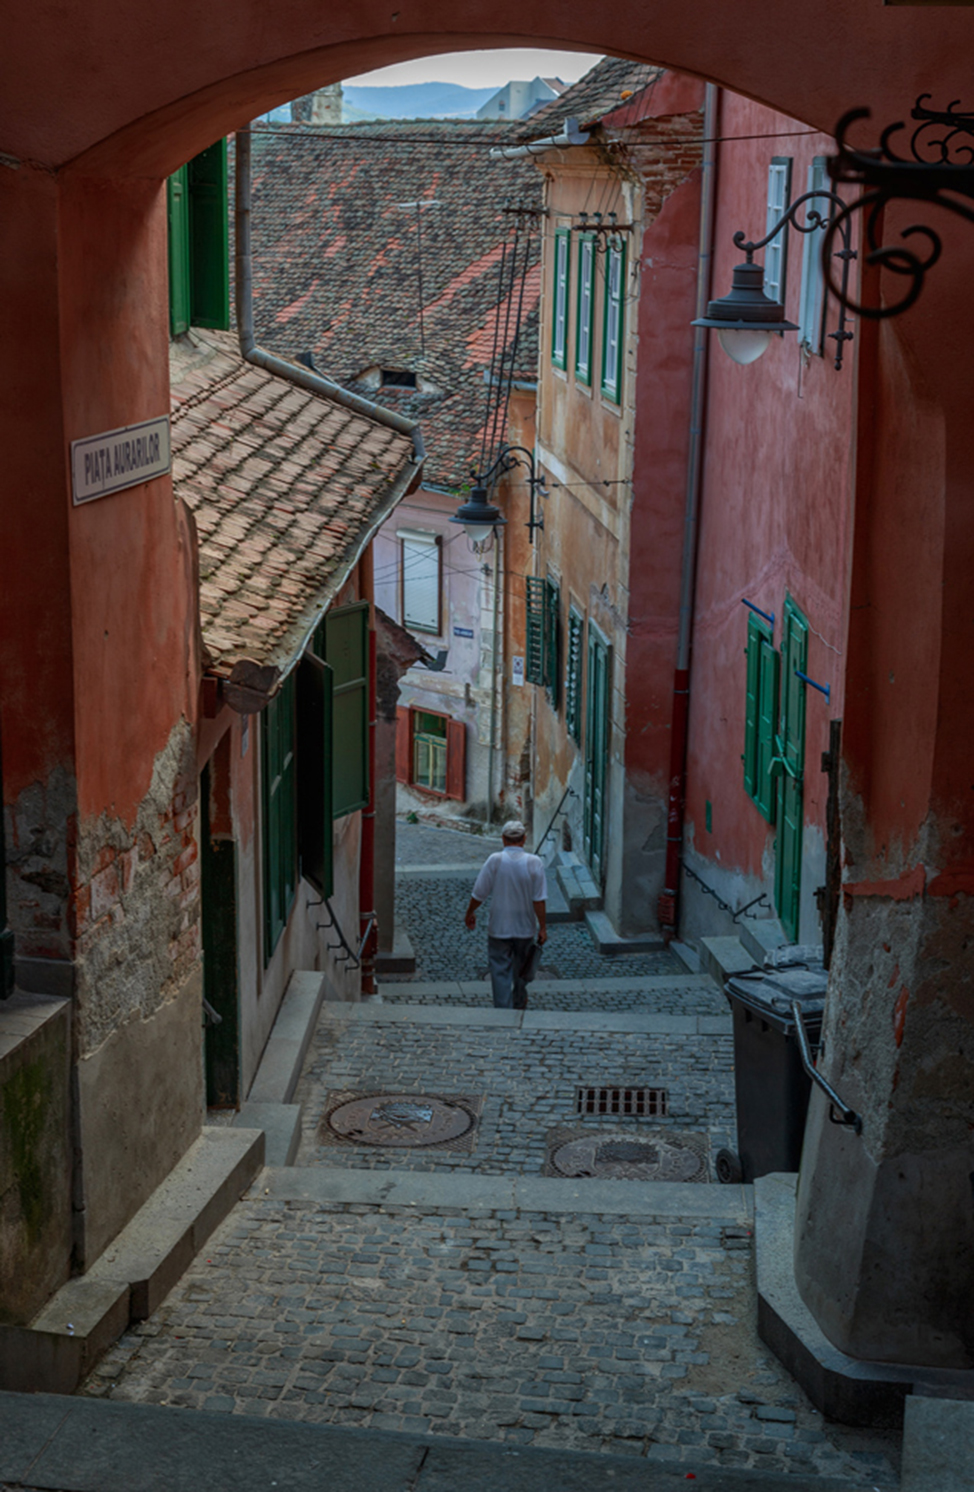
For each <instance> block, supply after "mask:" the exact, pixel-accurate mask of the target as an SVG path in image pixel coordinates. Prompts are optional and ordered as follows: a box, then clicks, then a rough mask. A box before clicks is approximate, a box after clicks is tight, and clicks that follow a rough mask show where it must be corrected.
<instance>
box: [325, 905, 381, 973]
mask: <svg viewBox="0 0 974 1492" xmlns="http://www.w3.org/2000/svg"><path fill="white" fill-rule="evenodd" d="M318 905H319V906H324V907H327V908H328V915H329V917H330V918H331V921H330V922H316V923H315V931H316V932H331V930H332V929H334V930H335V932H337V934H338V942H337V943H326V945H325V946H326V947H327V948H330V949H335V948H344V950H345V952H344V953H336V954H335V962H336V963H343V964H346V963H348V962H349V960H350V959H351V960H353V962H352V964H351V967H352V968H353V969H358V968H361V965H362V950H363V949H364V947H365V939H364V938H363V940H362V947H361V948H360V949H359V951H358V953H355V952H354V951H353V949H352V946H351V944H350V943H349V941H348V939H347V938H346V936H345V934H344V933H343V932H342V925H341V923H340V922H339V920H338V918H337V917H336V916H335V909H334V907H333V906H332V904H331V902H330V901H329V900H328V897H327V896H325V897H323V898H322V900H321V901H320V902H319V903H318ZM369 932H371V925H370V926H369V927H368V928H367V929H366V937H368V934H369Z"/></svg>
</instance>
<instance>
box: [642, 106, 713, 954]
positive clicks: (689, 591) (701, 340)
mask: <svg viewBox="0 0 974 1492" xmlns="http://www.w3.org/2000/svg"><path fill="white" fill-rule="evenodd" d="M719 115H720V89H719V88H718V87H717V85H716V84H714V83H708V84H707V87H706V92H705V95H704V112H703V135H704V147H703V160H702V163H701V164H702V180H701V185H700V245H699V250H698V255H697V309H696V315H697V317H701V316H704V315H706V310H707V302H708V300H709V298H710V279H711V264H712V260H713V246H714V203H715V199H716V195H717V130H718V121H719ZM707 364H708V338H707V332H706V331H705V330H704V328H703V327H699V326H698V327H695V328H694V341H693V383H692V387H691V395H690V445H689V451H688V453H687V486H686V502H685V506H684V514H683V559H682V564H681V570H680V617H679V627H678V631H677V644H676V670H675V673H674V677H673V716H672V725H671V730H670V788H669V803H668V807H667V822H666V873H665V877H664V882H663V890H662V892H661V893H660V897H659V901H658V903H657V917H658V919H659V923H660V926H661V928H662V929H663V932H664V936H665V937H666V938H667V940H669V939H670V938H672V937H674V936H675V935H676V931H677V925H678V923H677V919H678V915H679V898H680V866H681V862H682V858H683V811H684V805H685V798H686V774H687V729H688V721H689V714H690V650H691V647H692V643H693V608H694V599H695V592H696V579H697V540H698V534H699V520H700V500H701V491H702V478H703V442H704V434H705V429H706V401H707Z"/></svg>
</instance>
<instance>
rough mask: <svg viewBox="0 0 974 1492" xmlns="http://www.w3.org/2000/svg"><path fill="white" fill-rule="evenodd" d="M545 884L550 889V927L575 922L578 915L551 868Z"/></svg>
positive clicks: (548, 868) (547, 868)
mask: <svg viewBox="0 0 974 1492" xmlns="http://www.w3.org/2000/svg"><path fill="white" fill-rule="evenodd" d="M545 883H546V885H547V888H548V896H547V902H546V907H547V914H548V925H549V926H553V925H554V924H555V923H556V922H575V921H577V920H578V914H577V913H576V912H574V911H573V910H572V908H571V907H570V906H569V904H568V901H567V900H566V897H565V893H564V892H563V891H562V888H561V885H560V884H559V881H558V877H557V875H556V874H555V873H554V872H553V870H552V869H551V867H550V866H548V867H546V869H545Z"/></svg>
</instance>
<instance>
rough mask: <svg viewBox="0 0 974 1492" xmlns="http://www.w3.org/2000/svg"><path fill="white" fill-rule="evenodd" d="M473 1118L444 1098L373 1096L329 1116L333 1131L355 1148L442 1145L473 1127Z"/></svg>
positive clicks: (398, 1094)
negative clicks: (367, 1146)
mask: <svg viewBox="0 0 974 1492" xmlns="http://www.w3.org/2000/svg"><path fill="white" fill-rule="evenodd" d="M473 1122H474V1119H473V1115H472V1114H470V1113H469V1112H468V1111H467V1110H466V1109H465V1108H463V1107H462V1105H460V1104H458V1103H450V1102H449V1101H448V1100H447V1099H445V1098H425V1097H417V1096H416V1094H415V1093H373V1094H370V1095H367V1096H366V1097H364V1098H353V1099H350V1100H349V1101H348V1102H347V1103H340V1104H338V1106H337V1107H336V1108H334V1109H332V1111H331V1113H330V1114H329V1115H328V1119H327V1123H328V1127H329V1129H330V1130H332V1132H333V1133H334V1134H336V1135H338V1137H339V1138H340V1139H342V1140H348V1141H350V1142H351V1143H352V1144H355V1145H398V1146H399V1147H400V1148H412V1147H416V1146H418V1145H443V1144H445V1143H448V1142H449V1141H450V1140H456V1139H459V1137H460V1136H461V1135H465V1134H466V1133H467V1132H468V1131H469V1130H470V1129H471V1128H472V1126H473Z"/></svg>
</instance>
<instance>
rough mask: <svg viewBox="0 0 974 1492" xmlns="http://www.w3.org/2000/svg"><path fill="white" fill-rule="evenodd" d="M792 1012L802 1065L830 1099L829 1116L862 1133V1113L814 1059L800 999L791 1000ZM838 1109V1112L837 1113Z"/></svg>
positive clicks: (835, 1121) (834, 1121)
mask: <svg viewBox="0 0 974 1492" xmlns="http://www.w3.org/2000/svg"><path fill="white" fill-rule="evenodd" d="M791 1014H792V1017H793V1019H794V1022H795V1031H796V1033H797V1036H798V1050H799V1052H800V1053H801V1059H802V1067H804V1069H805V1071H806V1072H807V1073H808V1076H809V1077H810V1078H811V1080H812V1082H813V1083H814V1084H815V1086H816V1087H817V1088H821V1090H822V1092H823V1093H824V1094H825V1096H826V1098H827V1099H828V1101H829V1118H830V1119H831V1121H832V1123H833V1124H841V1125H843V1126H844V1127H845V1128H847V1129H854V1130H855V1132H856V1134H857V1135H861V1134H862V1115H861V1114H857V1113H856V1111H855V1109H850V1108H849V1107H848V1106H847V1105H846V1104H845V1103H843V1101H842V1099H841V1098H840V1097H839V1095H838V1094H837V1093H836V1091H835V1089H834V1088H833V1087H832V1084H831V1083H827V1082H826V1081H825V1079H824V1078H823V1076H822V1074H821V1073H820V1072H819V1070H818V1068H817V1067H816V1066H815V1064H814V1062H813V1061H812V1052H811V1048H810V1047H809V1044H808V1033H807V1031H806V1030H805V1023H804V1021H803V1020H802V1008H801V1004H800V1002H799V1001H798V1000H792V1002H791ZM836 1110H838V1113H836Z"/></svg>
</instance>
